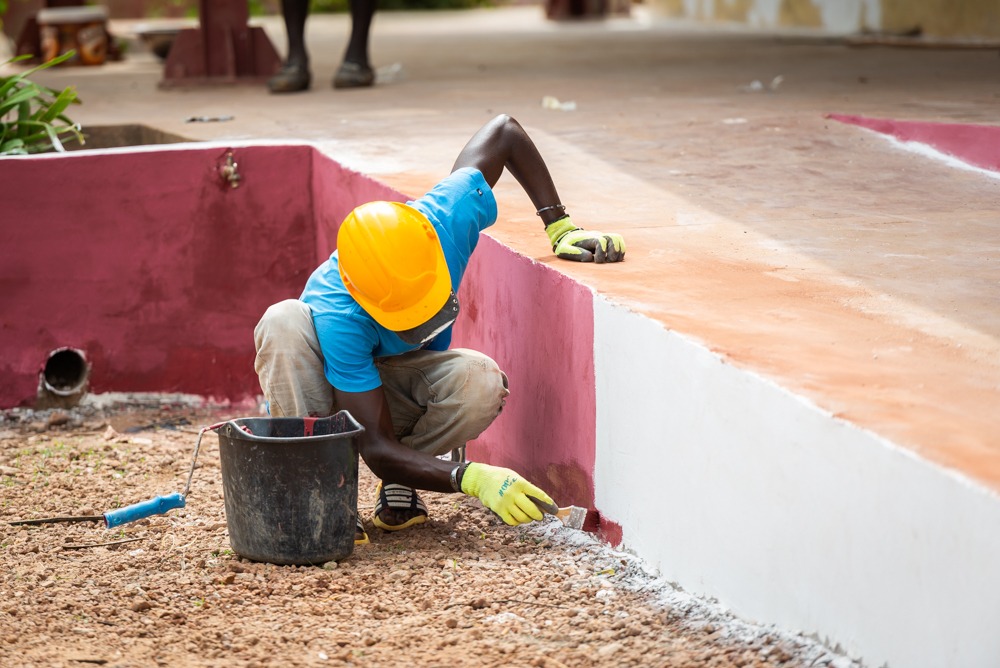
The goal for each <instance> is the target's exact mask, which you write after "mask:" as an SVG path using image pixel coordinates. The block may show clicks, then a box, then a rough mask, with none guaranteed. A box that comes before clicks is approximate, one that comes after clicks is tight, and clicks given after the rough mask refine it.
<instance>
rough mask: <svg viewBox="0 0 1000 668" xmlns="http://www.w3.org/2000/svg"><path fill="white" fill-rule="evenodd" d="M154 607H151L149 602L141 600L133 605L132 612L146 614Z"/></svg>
mask: <svg viewBox="0 0 1000 668" xmlns="http://www.w3.org/2000/svg"><path fill="white" fill-rule="evenodd" d="M152 607H153V606H152V605H150V603H149V601H144V600H142V599H139V600H137V601H135V602H134V603H132V612H145V611H146V610H149V609H151V608H152Z"/></svg>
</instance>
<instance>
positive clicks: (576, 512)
mask: <svg viewBox="0 0 1000 668" xmlns="http://www.w3.org/2000/svg"><path fill="white" fill-rule="evenodd" d="M528 498H529V499H531V500H532V501H534V502H535V505H536V506H538V508H539V509H540V510H541V511H542V512H545V513H548V514H549V515H555V516H556V517H557V518H559V521H561V522H562V523H563V525H565V526H568V527H569V528H570V529H583V528H584V527H585V525H587V520H588V516H589V515H590V514H591V513H593V514H594V518H592V519H591V522H590V524H591V525H592V528H591V529H589V530H590V531H596V530H597V519H596V516H597V511H596V510H595V511H589V510H587V509H586V508H581V507H580V506H566V507H565V508H560V507H559V506H557V505H555V504H554V503H546V502H545V501H542V500H541V499H536V498H535V497H533V496H530V495H529V496H528Z"/></svg>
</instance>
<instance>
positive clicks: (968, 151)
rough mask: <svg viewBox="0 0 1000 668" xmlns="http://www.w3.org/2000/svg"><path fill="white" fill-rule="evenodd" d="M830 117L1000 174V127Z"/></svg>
mask: <svg viewBox="0 0 1000 668" xmlns="http://www.w3.org/2000/svg"><path fill="white" fill-rule="evenodd" d="M828 117H829V118H832V119H834V120H837V121H840V122H841V123H849V124H851V125H858V126H860V127H863V128H867V129H869V130H874V131H875V132H880V133H882V134H884V135H889V136H891V137H895V138H896V139H898V140H900V141H904V142H911V141H912V142H919V143H921V144H926V145H928V146H931V147H933V148H935V149H937V150H938V151H940V152H941V153H944V154H946V155H950V156H952V157H955V158H958V159H959V160H961V161H963V162H966V163H968V164H970V165H973V166H974V167H979V168H980V169H988V170H992V171H994V172H1000V126H996V125H972V124H969V123H925V122H920V121H897V120H893V119H890V118H868V117H866V116H850V115H844V114H828Z"/></svg>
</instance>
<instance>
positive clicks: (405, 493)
mask: <svg viewBox="0 0 1000 668" xmlns="http://www.w3.org/2000/svg"><path fill="white" fill-rule="evenodd" d="M383 510H388V511H390V512H392V513H394V514H397V515H403V516H407V515H408V516H409V519H407V520H406V521H404V522H402V523H400V524H389V523H388V522H386V521H384V520H383V519H382V518H381V517H379V515H380V513H381V512H382V511H383ZM426 521H427V506H425V505H424V502H423V501H421V500H420V497H419V496H417V492H416V490H415V489H413V488H412V487H407V486H406V485H397V484H395V483H389V484H388V485H383V484H382V483H379V485H378V501H377V502H376V503H375V514H374V515H372V523H374V524H375V526H377V527H378V528H379V529H383V530H385V531H400V530H401V529H406V528H408V527H411V526H413V525H414V524H423V523H424V522H426Z"/></svg>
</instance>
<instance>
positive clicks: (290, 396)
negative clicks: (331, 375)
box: [254, 299, 510, 455]
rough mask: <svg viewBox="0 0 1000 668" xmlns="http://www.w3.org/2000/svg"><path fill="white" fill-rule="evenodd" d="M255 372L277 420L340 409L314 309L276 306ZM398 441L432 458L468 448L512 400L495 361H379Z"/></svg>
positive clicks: (465, 353)
mask: <svg viewBox="0 0 1000 668" xmlns="http://www.w3.org/2000/svg"><path fill="white" fill-rule="evenodd" d="M254 341H255V343H256V345H257V359H256V361H255V363H254V368H255V370H256V371H257V376H258V377H259V378H260V387H261V390H263V392H264V399H265V400H266V401H267V403H268V408H269V411H270V414H271V415H272V416H273V417H296V416H306V415H311V416H326V415H332V414H333V413H335V412H336V411H337V410H338V409H337V406H336V402H335V400H334V393H333V388H332V387H331V385H330V382H329V381H328V380H327V379H326V376H325V375H324V373H323V353H322V351H321V350H320V346H319V339H318V338H317V337H316V329H315V327H313V321H312V312H311V310H310V309H309V306H308V305H306V304H305V303H304V302H301V301H299V300H298V299H288V300H285V301H283V302H279V303H277V304H274V305H273V306H271V307H270V308H268V309H267V311H266V312H265V313H264V316H263V317H262V318H261V319H260V322H259V323H258V324H257V327H256V329H255V330H254ZM375 366H376V367H377V368H378V372H379V376H380V377H381V379H382V388H383V390H384V391H385V395H386V399H387V400H388V402H389V410H390V412H391V413H392V425H393V428H394V429H395V432H396V437H397V438H398V439H399V440H400V442H401V443H402V444H403V445H405V446H407V447H409V448H411V449H413V450H420V451H422V452H427V453H430V454H432V455H442V454H445V453H447V452H450V451H452V450H455V449H458V448H462V447H464V446H465V444H466V443H467V442H468V441H471V440H472V439H474V438H476V437H477V436H479V435H480V434H481V433H482V432H483V431H484V430H485V429H486V428H487V427H488V426H490V424H492V423H493V420H495V419H496V417H497V415H499V414H500V411H501V409H502V408H503V406H504V403H505V402H506V399H507V396H508V395H509V394H510V392H509V391H508V388H507V376H506V374H504V372H503V371H501V370H500V368H499V367H498V366H497V363H496V362H494V361H493V360H492V359H490V358H489V357H487V356H486V355H483V354H482V353H479V352H476V351H475V350H467V349H462V348H458V349H455V350H446V351H444V352H434V351H428V350H418V351H414V352H411V353H406V354H404V355H395V356H392V357H380V358H376V359H375Z"/></svg>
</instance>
